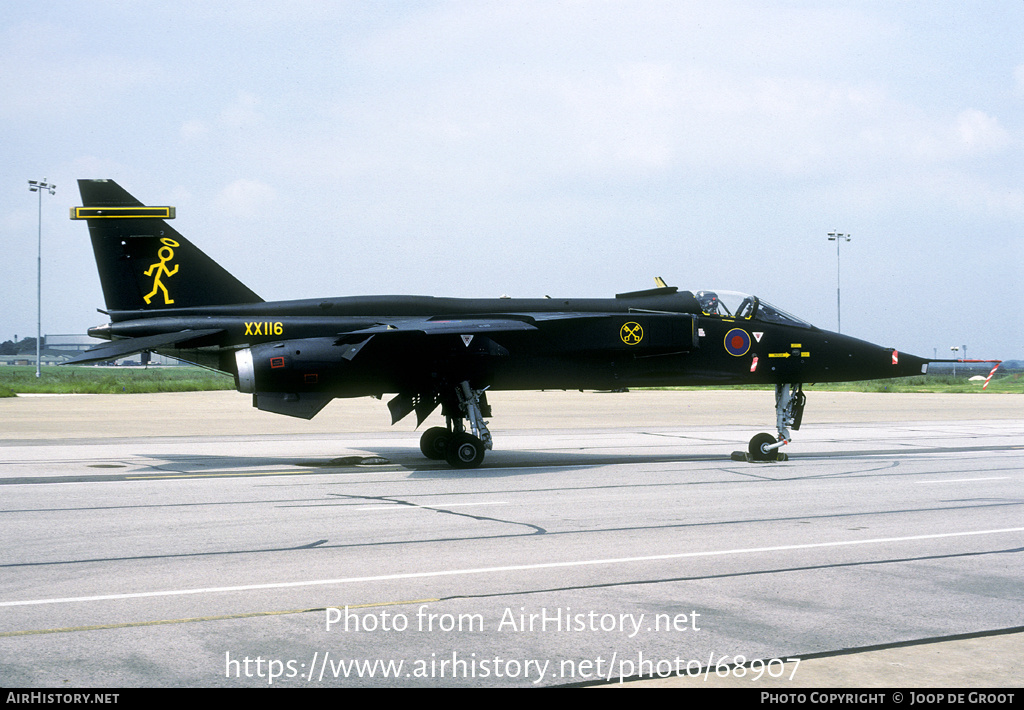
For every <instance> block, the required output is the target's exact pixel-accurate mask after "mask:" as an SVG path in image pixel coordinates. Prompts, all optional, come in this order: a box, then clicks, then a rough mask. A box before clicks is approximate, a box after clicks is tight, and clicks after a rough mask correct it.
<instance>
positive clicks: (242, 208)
mask: <svg viewBox="0 0 1024 710" xmlns="http://www.w3.org/2000/svg"><path fill="white" fill-rule="evenodd" d="M276 199H277V193H276V191H275V190H274V188H272V187H270V186H269V185H267V184H266V183H264V182H260V181H259V180H244V179H243V180H235V181H234V182H232V183H231V184H229V185H227V186H226V187H224V189H223V190H221V191H220V193H218V195H217V197H216V198H215V200H214V206H215V207H216V208H217V209H219V210H222V211H224V212H226V213H227V214H228V216H230V217H235V218H245V219H262V218H265V217H266V216H267V213H268V211H269V206H270V205H272V204H273V203H274V202H275V200H276Z"/></svg>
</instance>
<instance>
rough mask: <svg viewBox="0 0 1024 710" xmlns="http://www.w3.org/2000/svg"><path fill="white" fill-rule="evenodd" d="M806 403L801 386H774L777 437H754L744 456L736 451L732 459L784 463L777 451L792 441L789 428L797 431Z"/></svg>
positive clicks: (783, 455) (782, 455)
mask: <svg viewBox="0 0 1024 710" xmlns="http://www.w3.org/2000/svg"><path fill="white" fill-rule="evenodd" d="M806 403H807V397H806V396H805V395H804V390H803V385H801V384H792V385H775V425H776V428H777V429H778V431H779V435H778V436H777V437H775V436H772V435H771V434H757V435H755V436H754V438H752V439H751V440H750V444H749V445H748V446H747V451H746V454H744V453H743V452H741V451H737V452H735V453H733V455H732V457H733V459H735V460H739V461H743V460H747V461H757V462H765V461H785V460H786V459H787V458H788V457H787V456H786V454H784V453H782V452H781V451H779V449H780V448H781V447H783V446H785V445H786V444H788V443H789V442H790V441H792V440H793V436H792V434H791V433H790V431H789V430H790V427H792V428H793V430H794V431H799V429H800V421H801V420H802V419H803V417H804V405H805V404H806Z"/></svg>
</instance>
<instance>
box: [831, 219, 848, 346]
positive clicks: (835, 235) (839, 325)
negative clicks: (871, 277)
mask: <svg viewBox="0 0 1024 710" xmlns="http://www.w3.org/2000/svg"><path fill="white" fill-rule="evenodd" d="M844 239H845V240H846V241H850V235H849V234H840V233H839V232H829V233H828V240H829V241H830V242H835V243H836V332H837V333H842V332H843V320H842V315H841V310H840V301H839V243H840V242H842V241H843V240H844Z"/></svg>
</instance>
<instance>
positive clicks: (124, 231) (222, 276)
mask: <svg viewBox="0 0 1024 710" xmlns="http://www.w3.org/2000/svg"><path fill="white" fill-rule="evenodd" d="M78 189H79V191H80V192H81V193H82V204H83V207H73V208H72V209H71V218H72V219H85V220H87V221H88V223H89V236H90V237H91V238H92V249H93V253H94V254H95V256H96V266H97V268H98V269H99V272H100V283H101V284H102V286H103V298H104V300H105V301H106V304H107V309H108V310H112V311H134V310H161V309H166V308H190V307H194V306H216V305H228V304H235V303H260V302H262V301H263V299H262V298H260V297H259V296H257V295H256V294H255V293H253V292H252V291H251V290H249V288H248V287H247V286H245V284H243V283H242V282H241V281H239V280H238V279H236V278H235V277H234V276H232V275H231V274H229V273H228V272H227V271H226V270H225V269H224V267H222V266H221V265H220V264H218V263H217V262H215V261H214V260H213V259H211V258H210V257H208V256H207V255H206V254H204V253H203V252H202V251H201V250H200V249H199V248H197V247H196V246H195V245H193V244H192V243H191V242H189V241H188V240H187V239H185V237H183V236H181V235H180V234H178V232H177V231H175V230H174V229H173V228H172V227H171V226H170V225H168V224H167V223H166V222H165V221H164V219H171V218H173V216H174V208H173V207H146V206H145V205H143V204H142V203H141V202H139V201H138V200H136V199H135V198H134V197H132V196H131V195H130V194H128V192H126V191H125V190H124V188H122V187H121V186H120V185H118V184H117V183H116V182H114V181H113V180H79V181H78Z"/></svg>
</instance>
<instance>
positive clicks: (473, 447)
mask: <svg viewBox="0 0 1024 710" xmlns="http://www.w3.org/2000/svg"><path fill="white" fill-rule="evenodd" d="M445 459H446V460H447V461H448V463H449V464H451V466H452V467H453V468H476V467H477V466H479V465H480V463H481V462H482V461H483V460H484V442H482V441H480V440H479V439H477V438H476V437H475V436H473V435H472V434H466V433H462V434H455V435H453V436H452V437H451V439H449V440H448V448H447V450H446V452H445Z"/></svg>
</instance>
